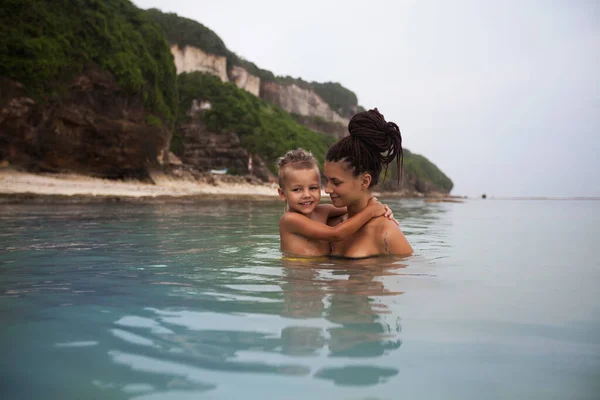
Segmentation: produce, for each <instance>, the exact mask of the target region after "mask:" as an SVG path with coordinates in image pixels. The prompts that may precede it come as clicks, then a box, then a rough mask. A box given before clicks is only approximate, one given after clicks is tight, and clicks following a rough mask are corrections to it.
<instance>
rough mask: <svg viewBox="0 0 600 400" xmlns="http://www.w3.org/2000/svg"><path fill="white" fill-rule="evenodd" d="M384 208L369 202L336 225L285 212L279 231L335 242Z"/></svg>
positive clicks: (381, 211)
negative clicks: (353, 214)
mask: <svg viewBox="0 0 600 400" xmlns="http://www.w3.org/2000/svg"><path fill="white" fill-rule="evenodd" d="M383 213H384V209H383V206H382V205H381V204H380V203H377V204H372V205H371V204H370V205H369V206H368V207H366V208H365V209H364V210H362V211H361V212H359V213H358V214H356V215H355V216H353V217H352V218H349V219H348V220H347V221H344V222H342V223H341V224H339V225H336V226H333V227H332V226H327V225H325V224H322V223H320V222H317V221H313V220H312V219H310V218H308V217H306V216H305V215H302V214H299V213H295V212H287V213H285V214H284V215H283V217H282V218H281V220H280V222H279V228H280V231H281V232H283V231H285V232H289V233H295V234H297V235H301V236H304V237H306V238H309V239H315V240H327V241H329V242H337V241H340V240H344V239H346V238H347V237H349V236H350V235H352V234H354V233H356V232H357V231H358V230H359V229H360V228H361V227H362V226H363V225H364V224H366V223H367V222H368V221H369V220H370V219H371V218H374V217H379V216H381V215H383Z"/></svg>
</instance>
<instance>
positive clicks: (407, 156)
mask: <svg viewBox="0 0 600 400" xmlns="http://www.w3.org/2000/svg"><path fill="white" fill-rule="evenodd" d="M404 172H405V174H410V173H414V174H415V176H416V177H417V179H418V180H420V181H423V182H431V183H433V184H434V185H435V186H436V187H437V188H439V189H441V190H442V191H447V192H450V191H451V190H452V187H453V186H454V183H452V180H451V179H450V178H448V177H447V176H446V174H444V173H443V172H442V171H441V170H440V169H439V168H438V167H437V166H436V165H435V164H434V163H432V162H431V161H429V160H428V159H427V158H425V157H424V156H422V155H419V154H414V153H411V152H410V151H408V150H404ZM405 176H406V175H405Z"/></svg>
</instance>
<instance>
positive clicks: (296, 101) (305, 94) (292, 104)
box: [261, 82, 349, 125]
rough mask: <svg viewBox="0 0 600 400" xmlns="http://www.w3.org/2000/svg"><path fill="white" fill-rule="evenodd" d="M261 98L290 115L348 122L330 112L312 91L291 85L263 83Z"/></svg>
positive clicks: (345, 123) (342, 122)
mask: <svg viewBox="0 0 600 400" xmlns="http://www.w3.org/2000/svg"><path fill="white" fill-rule="evenodd" d="M261 97H262V98H263V99H265V100H266V101H268V102H270V103H273V104H276V105H278V106H279V107H281V108H283V109H284V110H286V111H287V112H290V113H292V114H298V115H302V116H307V117H318V118H322V119H324V120H325V121H328V122H334V123H338V124H342V125H347V124H348V122H349V120H348V119H347V118H343V117H341V116H340V115H339V114H338V113H337V112H335V111H334V110H332V109H331V107H329V104H327V103H326V102H325V101H324V100H323V99H322V98H321V97H320V96H319V95H318V94H316V93H315V92H314V91H313V90H310V89H306V88H301V87H300V86H298V85H296V84H293V83H292V84H280V83H277V82H263V84H262V86H261Z"/></svg>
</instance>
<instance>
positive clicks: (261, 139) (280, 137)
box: [175, 72, 335, 172]
mask: <svg viewBox="0 0 600 400" xmlns="http://www.w3.org/2000/svg"><path fill="white" fill-rule="evenodd" d="M179 93H180V101H179V114H178V120H179V122H180V123H181V122H185V121H186V120H187V119H189V118H190V117H189V115H188V111H189V110H190V107H191V104H192V101H193V100H194V99H196V100H204V101H208V102H210V103H211V109H210V110H206V111H205V112H204V113H203V114H202V116H203V119H204V121H205V123H206V124H207V126H208V128H209V129H211V130H213V131H216V132H235V133H237V134H239V135H240V140H241V142H242V145H243V146H244V147H245V148H246V149H247V150H248V151H249V152H250V153H255V154H258V155H260V156H262V157H263V158H264V159H265V160H266V161H267V162H268V165H269V168H270V169H271V171H273V172H275V165H274V161H275V159H276V158H277V157H279V156H281V155H283V154H284V153H285V152H286V151H288V150H290V149H293V148H296V147H303V148H305V149H307V150H311V151H312V152H313V153H314V154H315V156H316V157H317V159H319V161H321V162H322V161H323V159H324V156H325V153H326V151H327V148H328V147H329V146H330V145H331V144H333V142H335V139H334V138H333V137H331V136H327V135H322V134H319V133H317V132H314V131H311V130H309V129H307V128H305V127H304V126H302V125H300V124H299V123H297V122H296V121H295V120H294V119H293V117H292V116H291V115H290V114H288V113H287V112H285V111H284V110H282V109H280V108H278V107H276V106H273V105H271V104H269V103H267V102H265V101H264V100H261V99H260V98H258V97H255V96H254V95H252V94H250V93H248V92H246V91H245V90H242V89H239V88H238V87H237V86H235V85H234V84H232V83H223V82H221V80H220V79H219V78H218V77H216V76H213V75H209V74H205V73H201V72H192V73H184V74H180V75H179ZM178 140H179V139H178V138H176V139H175V143H177V142H178Z"/></svg>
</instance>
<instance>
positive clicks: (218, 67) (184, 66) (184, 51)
mask: <svg viewBox="0 0 600 400" xmlns="http://www.w3.org/2000/svg"><path fill="white" fill-rule="evenodd" d="M171 54H173V60H174V61H175V68H177V73H178V74H181V73H182V72H194V71H200V72H208V73H210V74H213V75H215V76H218V77H219V78H220V79H221V80H222V81H223V82H227V81H229V78H228V76H227V58H225V57H224V56H218V55H215V54H209V53H206V52H204V51H202V49H199V48H197V47H192V46H183V48H180V47H179V46H178V45H176V44H172V45H171Z"/></svg>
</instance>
